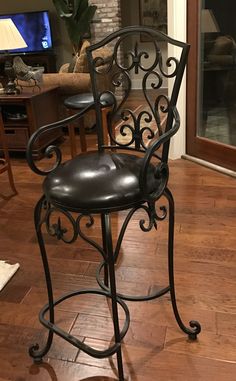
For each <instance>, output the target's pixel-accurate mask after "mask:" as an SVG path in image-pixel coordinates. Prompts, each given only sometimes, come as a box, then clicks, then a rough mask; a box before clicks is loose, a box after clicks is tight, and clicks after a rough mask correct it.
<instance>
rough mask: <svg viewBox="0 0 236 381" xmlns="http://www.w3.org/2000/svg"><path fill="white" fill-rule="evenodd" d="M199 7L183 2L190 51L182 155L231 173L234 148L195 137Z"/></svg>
mask: <svg viewBox="0 0 236 381" xmlns="http://www.w3.org/2000/svg"><path fill="white" fill-rule="evenodd" d="M200 4H201V3H200V0H196V1H188V2H187V41H188V42H189V43H190V45H191V49H190V53H189V59H188V66H187V102H186V106H187V115H186V120H187V129H186V142H187V144H186V151H187V154H188V155H190V156H194V157H197V158H199V159H203V160H205V161H208V162H210V163H213V164H216V165H219V166H221V167H224V168H228V169H231V170H233V171H235V170H236V147H233V146H229V145H225V144H223V143H218V142H215V141H211V140H209V139H206V138H204V137H199V136H197V118H198V82H199V81H198V69H199V61H198V58H199V56H198V50H199V40H200V39H199V11H200Z"/></svg>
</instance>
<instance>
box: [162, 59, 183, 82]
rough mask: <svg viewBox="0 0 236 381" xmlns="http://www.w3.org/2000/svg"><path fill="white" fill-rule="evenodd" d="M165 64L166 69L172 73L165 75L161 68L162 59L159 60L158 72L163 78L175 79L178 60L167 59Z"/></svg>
mask: <svg viewBox="0 0 236 381" xmlns="http://www.w3.org/2000/svg"><path fill="white" fill-rule="evenodd" d="M165 64H166V67H167V68H171V69H172V71H171V72H170V73H167V72H166V71H165V70H164V68H163V61H162V59H160V63H159V65H160V71H161V73H162V74H163V75H164V77H166V78H173V77H175V76H176V74H177V70H178V65H179V60H178V59H177V58H175V57H168V58H167V60H166V62H165ZM172 67H173V68H172Z"/></svg>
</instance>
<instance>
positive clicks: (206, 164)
mask: <svg viewBox="0 0 236 381" xmlns="http://www.w3.org/2000/svg"><path fill="white" fill-rule="evenodd" d="M181 157H182V159H186V160H190V161H193V162H194V163H197V164H200V165H203V166H204V167H207V168H210V169H213V170H214V171H218V172H220V173H223V174H224V175H228V176H231V177H235V178H236V172H234V171H232V170H230V169H227V168H223V167H221V166H219V165H216V164H213V163H209V162H208V161H205V160H202V159H198V158H197V157H194V156H190V155H187V154H186V155H182V156H181Z"/></svg>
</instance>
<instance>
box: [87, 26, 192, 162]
mask: <svg viewBox="0 0 236 381" xmlns="http://www.w3.org/2000/svg"><path fill="white" fill-rule="evenodd" d="M143 41H148V43H145V44H144V43H143ZM168 45H172V46H175V47H177V48H178V58H176V57H171V56H170V57H168V56H166V55H167V53H168ZM105 46H109V47H110V51H111V54H110V56H109V57H105V58H104V56H102V55H99V51H102V50H101V48H104V47H105ZM188 51H189V45H188V44H186V43H183V42H180V41H177V40H174V39H172V38H170V37H168V36H167V35H165V34H163V33H161V32H158V31H155V30H152V29H150V28H146V27H141V26H131V27H126V28H123V29H120V30H119V31H117V32H114V33H112V34H110V35H109V36H107V37H106V38H105V39H103V40H102V41H100V42H99V43H96V44H94V45H91V46H90V47H88V48H87V57H88V64H89V69H90V75H91V82H92V90H93V94H94V99H95V107H96V118H97V125H98V128H97V134H98V147H99V149H100V150H101V149H103V148H104V136H103V129H102V128H101V126H102V114H101V104H100V98H101V97H102V96H104V95H105V96H108V97H109V98H110V102H111V107H110V111H109V113H108V117H107V123H108V134H109V138H110V146H116V147H119V148H126V149H135V150H140V151H146V150H147V148H148V147H149V145H150V142H151V141H152V140H153V139H158V138H160V136H161V135H163V134H164V133H165V132H166V131H168V130H170V129H171V128H172V125H173V113H172V110H173V107H174V106H175V105H176V102H177V97H178V93H179V89H180V85H181V81H182V77H183V73H184V68H185V65H186V61H187V56H188ZM101 68H102V70H101ZM108 78H109V83H110V88H109V89H108V88H104V83H105V82H106V83H107V80H108ZM169 78H171V79H172V91H171V92H170V91H168V94H167V88H166V87H167V86H168V84H167V81H168V79H169ZM112 87H113V89H112ZM137 87H139V88H140V91H139V93H140V95H139V98H138V99H137V100H136V106H137V105H138V104H139V107H137V108H135V107H134V106H135V103H134V102H132V97H133V96H134V95H135V94H134V92H133V90H134V89H135V88H137ZM129 101H131V102H129ZM168 150H169V142H165V144H164V147H163V149H162V155H165V161H166V160H167V157H168Z"/></svg>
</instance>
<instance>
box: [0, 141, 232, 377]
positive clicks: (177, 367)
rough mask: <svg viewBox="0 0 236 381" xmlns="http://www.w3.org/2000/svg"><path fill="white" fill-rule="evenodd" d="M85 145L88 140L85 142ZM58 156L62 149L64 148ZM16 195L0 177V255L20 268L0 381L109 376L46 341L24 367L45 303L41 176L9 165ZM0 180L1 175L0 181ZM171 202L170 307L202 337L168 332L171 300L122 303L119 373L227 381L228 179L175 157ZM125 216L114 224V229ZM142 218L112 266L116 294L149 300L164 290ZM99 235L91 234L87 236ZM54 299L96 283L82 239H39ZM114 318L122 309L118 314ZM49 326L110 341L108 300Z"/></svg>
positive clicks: (94, 300)
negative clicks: (125, 310) (38, 359)
mask: <svg viewBox="0 0 236 381" xmlns="http://www.w3.org/2000/svg"><path fill="white" fill-rule="evenodd" d="M87 138H88V141H89V142H88V145H89V146H91V144H92V142H93V135H88V136H87ZM64 146H65V148H64V149H65V151H66V152H68V146H67V144H64ZM11 161H12V169H13V174H14V179H15V184H16V188H17V190H18V194H17V195H16V196H14V197H12V198H11V197H9V196H10V194H11V189H10V186H9V185H8V180H7V175H6V174H2V175H1V176H0V193H1V197H0V225H1V229H0V245H1V259H5V260H8V261H9V262H10V263H15V262H19V263H20V269H19V271H18V272H17V273H16V274H15V276H14V277H13V278H12V280H11V281H10V282H9V283H8V284H7V286H6V287H5V288H4V289H3V290H2V291H1V292H0V381H6V380H11V381H78V380H83V381H90V380H91V381H92V380H93V381H102V380H103V381H111V380H116V379H117V376H116V359H115V357H114V358H112V359H99V360H98V359H94V358H91V357H89V356H88V355H86V354H84V353H82V352H79V351H78V350H77V349H76V348H74V347H72V346H71V345H69V344H68V343H66V342H64V341H62V339H60V338H58V337H54V343H53V346H52V348H51V350H50V352H49V353H48V356H47V357H46V358H45V359H44V360H45V361H44V363H42V364H41V365H40V366H39V365H34V364H33V363H32V360H31V359H30V357H29V355H28V347H29V346H30V345H31V344H33V343H36V342H39V344H40V343H41V344H42V343H43V342H44V340H45V338H46V329H45V328H44V327H42V326H41V324H40V323H39V322H38V311H39V309H40V308H41V306H42V305H43V304H45V302H46V291H45V282H44V275H43V269H42V265H41V260H40V256H39V250H38V246H37V243H36V238H35V232H34V226H33V208H34V205H35V203H36V201H37V200H38V198H39V197H40V195H41V182H42V178H41V177H39V176H37V175H35V174H33V173H32V172H31V170H30V169H29V168H28V166H27V164H26V161H25V159H24V158H12V160H11ZM5 175H6V176H5ZM169 186H170V189H171V190H172V192H173V194H174V197H175V202H176V226H175V232H176V236H175V268H176V270H175V277H176V292H177V301H178V306H179V310H180V313H181V316H182V318H183V320H184V322H185V323H186V324H188V322H189V320H191V319H195V320H199V321H200V322H201V324H202V332H201V334H200V335H199V339H198V340H197V341H195V342H190V341H188V339H187V337H186V335H185V334H183V332H182V331H180V329H179V328H178V326H177V323H176V321H175V318H174V315H173V313H172V309H171V305H170V298H169V295H168V294H166V295H165V296H164V297H162V298H160V299H158V300H155V301H151V302H142V303H141V302H136V303H134V302H133V303H131V302H129V303H128V306H129V308H130V313H131V326H130V329H129V331H128V334H127V335H126V337H125V340H124V344H123V357H124V363H125V375H126V379H127V380H131V381H164V380H166V381H172V380H173V381H183V380H184V381H213V380H214V381H233V380H235V379H236V376H235V374H236V192H235V190H236V183H235V179H233V178H231V177H227V176H225V175H222V174H220V173H217V172H214V171H212V170H210V169H207V168H204V167H201V166H199V165H197V164H195V163H192V162H188V161H185V160H176V161H172V162H170V181H169ZM123 216H124V214H123V213H120V214H119V215H116V216H115V218H114V221H113V222H114V224H115V229H114V232H116V231H117V230H118V227H119V226H120V224H121V221H122V218H123ZM140 217H141V214H140V213H138V214H137V215H136V216H135V218H134V220H133V221H132V223H131V226H130V229H129V230H128V232H127V234H126V236H125V240H124V243H123V245H122V253H121V257H120V259H119V263H118V266H117V267H118V268H117V281H118V288H119V290H122V291H124V290H125V291H126V292H130V293H135V292H140V293H141V292H142V293H148V292H150V291H151V290H152V289H154V288H157V287H160V286H164V285H166V284H167V271H166V270H167V267H166V265H167V263H166V222H161V223H160V224H159V226H158V229H157V231H155V230H153V231H152V232H150V233H143V232H141V230H140V229H139V227H138V222H139V219H140ZM91 234H92V235H93V237H94V238H96V239H99V230H98V227H97V226H95V227H94V228H92V230H91ZM47 244H48V249H49V258H50V264H51V270H52V276H53V285H54V290H55V296H58V295H60V294H61V293H64V292H66V291H70V290H74V289H75V288H78V287H84V286H85V287H86V286H88V285H89V286H90V287H93V286H96V282H95V279H94V276H95V271H96V268H97V265H98V263H99V260H100V257H99V255H98V254H97V253H96V252H95V250H94V249H92V248H87V246H86V244H85V243H84V242H82V241H77V243H76V244H73V245H65V244H63V243H62V242H61V241H60V242H58V241H56V240H54V239H52V238H47ZM121 320H122V313H121ZM56 321H57V322H58V324H60V326H61V327H62V328H63V329H65V330H69V331H70V332H71V333H72V334H74V335H76V336H78V337H80V338H82V339H83V340H84V341H85V342H86V343H88V344H93V345H94V347H96V348H104V347H105V346H107V344H108V343H109V341H110V340H111V336H112V335H111V332H112V327H111V318H110V310H109V305H108V304H107V302H106V300H105V299H103V298H102V297H98V296H96V297H95V296H93V297H88V296H86V297H84V296H83V297H80V298H75V299H72V300H70V301H66V302H64V303H63V304H61V305H60V306H59V307H58V309H57V314H56Z"/></svg>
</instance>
